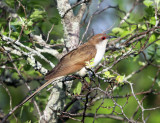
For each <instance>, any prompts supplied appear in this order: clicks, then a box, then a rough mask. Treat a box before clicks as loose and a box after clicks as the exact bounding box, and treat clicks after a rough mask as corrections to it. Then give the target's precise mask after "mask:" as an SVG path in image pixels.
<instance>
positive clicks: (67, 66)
mask: <svg viewBox="0 0 160 123" xmlns="http://www.w3.org/2000/svg"><path fill="white" fill-rule="evenodd" d="M95 50H96V48H95V46H94V45H87V46H86V45H82V46H80V47H78V48H77V49H75V50H73V51H71V52H69V53H68V54H66V55H65V56H63V57H62V59H61V60H60V62H59V63H58V65H57V66H56V67H55V68H53V70H51V71H50V72H49V73H48V74H46V76H45V79H46V80H49V79H52V78H55V77H59V76H65V75H67V74H71V73H74V72H77V71H79V70H80V69H81V68H83V67H84V66H85V64H86V61H90V60H91V59H92V58H94V57H95V55H96V52H95ZM84 56H85V57H84Z"/></svg>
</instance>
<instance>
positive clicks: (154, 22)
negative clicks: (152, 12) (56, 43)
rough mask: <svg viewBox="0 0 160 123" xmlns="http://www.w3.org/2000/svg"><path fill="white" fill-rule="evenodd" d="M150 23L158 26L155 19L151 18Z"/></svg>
mask: <svg viewBox="0 0 160 123" xmlns="http://www.w3.org/2000/svg"><path fill="white" fill-rule="evenodd" d="M149 23H150V24H152V25H155V24H156V19H155V17H151V19H150V21H149Z"/></svg>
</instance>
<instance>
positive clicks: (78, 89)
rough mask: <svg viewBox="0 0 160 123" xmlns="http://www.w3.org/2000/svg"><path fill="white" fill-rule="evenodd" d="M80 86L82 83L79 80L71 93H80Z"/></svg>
mask: <svg viewBox="0 0 160 123" xmlns="http://www.w3.org/2000/svg"><path fill="white" fill-rule="evenodd" d="M81 88H82V83H81V82H78V85H77V87H76V88H75V89H74V90H73V93H74V94H78V95H79V94H80V93H81V90H82V89H81Z"/></svg>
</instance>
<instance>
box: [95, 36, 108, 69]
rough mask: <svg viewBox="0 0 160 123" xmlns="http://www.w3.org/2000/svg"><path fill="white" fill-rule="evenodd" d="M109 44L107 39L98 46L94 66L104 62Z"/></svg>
mask: <svg viewBox="0 0 160 123" xmlns="http://www.w3.org/2000/svg"><path fill="white" fill-rule="evenodd" d="M107 42H108V39H105V40H103V41H102V42H101V43H99V44H96V49H97V53H96V56H95V58H94V65H93V66H94V67H95V66H96V65H98V63H99V62H100V61H101V60H102V58H103V56H104V53H105V50H106V45H107Z"/></svg>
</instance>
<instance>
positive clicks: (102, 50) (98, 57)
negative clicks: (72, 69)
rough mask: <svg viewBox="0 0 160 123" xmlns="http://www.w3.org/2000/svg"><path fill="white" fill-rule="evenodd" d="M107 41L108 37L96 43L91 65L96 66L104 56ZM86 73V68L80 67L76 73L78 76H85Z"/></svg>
mask: <svg viewBox="0 0 160 123" xmlns="http://www.w3.org/2000/svg"><path fill="white" fill-rule="evenodd" d="M107 42H108V39H105V40H103V41H102V42H101V43H99V44H96V49H97V53H96V56H95V58H94V64H93V67H95V66H97V65H98V63H99V62H100V61H101V60H102V58H103V56H104V53H105V49H106V45H107ZM86 73H87V70H86V68H85V67H84V68H82V69H81V70H80V71H79V72H78V74H79V75H80V76H85V75H86Z"/></svg>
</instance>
